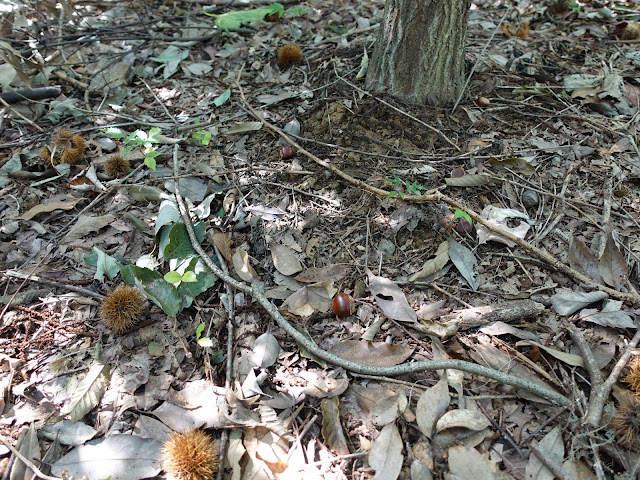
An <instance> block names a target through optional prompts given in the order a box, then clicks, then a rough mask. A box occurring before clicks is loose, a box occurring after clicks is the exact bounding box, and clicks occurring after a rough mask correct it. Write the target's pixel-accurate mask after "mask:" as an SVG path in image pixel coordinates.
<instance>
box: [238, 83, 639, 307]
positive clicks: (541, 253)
mask: <svg viewBox="0 0 640 480" xmlns="http://www.w3.org/2000/svg"><path fill="white" fill-rule="evenodd" d="M238 78H240V77H238ZM236 85H237V86H238V89H239V90H240V97H241V98H242V102H243V103H244V104H245V106H246V107H247V109H248V110H249V111H250V112H251V113H252V114H253V116H255V117H256V118H257V119H258V120H260V122H262V124H263V125H264V126H265V127H267V128H268V129H269V130H271V131H272V132H274V133H277V134H278V135H280V136H281V137H282V138H283V139H285V140H286V141H287V142H289V144H290V145H292V146H293V147H294V148H295V149H296V151H298V152H300V153H302V154H303V155H305V156H306V157H307V158H309V159H311V160H313V161H314V162H315V163H317V164H318V165H320V166H321V167H323V168H326V169H327V170H329V171H330V172H332V173H334V174H335V175H337V176H338V177H340V178H342V179H343V180H346V181H347V182H349V183H351V184H353V185H355V186H356V187H358V188H361V189H362V190H365V191H367V192H370V193H374V194H376V195H379V196H381V197H388V196H389V194H391V193H392V192H390V191H388V190H384V189H382V188H377V187H374V186H372V185H369V184H368V183H366V182H363V181H362V180H358V179H357V178H354V177H352V176H351V175H348V174H346V173H344V172H343V171H341V170H340V169H339V168H338V167H336V166H335V165H332V164H330V163H328V162H325V161H324V160H322V159H321V158H319V157H317V156H316V155H314V154H313V153H311V152H309V151H307V150H305V149H304V148H303V147H302V146H301V145H300V144H298V143H296V142H295V141H294V140H293V139H292V138H291V137H290V136H289V135H287V134H286V133H285V132H284V131H282V130H281V129H280V128H278V127H276V126H275V125H273V124H271V123H269V122H268V121H267V120H265V119H264V118H263V117H262V116H260V114H258V112H257V111H256V110H255V109H254V108H253V107H252V106H251V105H249V102H247V99H246V97H245V95H244V90H243V89H242V87H241V86H240V82H239V81H238V82H236ZM439 188H444V187H439ZM439 188H438V189H434V190H433V191H432V193H427V194H426V195H405V196H404V201H406V202H414V203H424V202H434V203H437V202H443V203H446V204H447V205H449V206H450V207H453V208H457V209H459V210H462V211H463V212H466V213H467V214H468V215H469V216H470V217H471V218H472V219H473V220H474V221H476V222H477V223H479V224H480V225H484V226H485V227H486V228H487V229H488V230H490V231H492V232H494V233H497V234H499V235H500V236H502V237H504V238H506V239H507V240H510V241H512V242H513V243H515V244H516V245H518V246H520V247H521V248H522V249H523V250H525V251H526V252H528V253H529V254H531V255H533V256H535V257H537V258H538V259H540V260H542V261H543V262H544V263H546V264H547V265H549V266H550V267H552V268H553V269H554V270H556V271H558V272H561V273H563V274H565V275H566V276H568V277H570V278H572V279H573V280H574V281H575V282H577V283H583V284H585V285H587V286H589V287H591V288H593V289H596V290H600V291H602V292H605V293H606V294H607V295H609V296H610V297H612V298H616V299H618V300H622V301H623V302H627V303H630V304H632V305H640V295H639V294H638V293H636V292H632V293H626V292H620V291H618V290H615V289H613V288H609V287H607V286H605V285H601V284H599V283H597V282H594V281H593V280H592V279H591V278H589V277H587V276H586V275H584V274H582V273H580V272H578V271H577V270H574V269H573V268H571V267H570V266H569V265H567V264H565V263H563V262H561V261H560V260H558V259H557V258H556V257H554V256H553V255H551V254H550V253H548V252H547V251H546V250H542V249H541V248H538V247H534V246H533V245H531V244H530V243H529V242H527V241H525V240H523V239H521V238H520V237H517V236H515V235H513V234H512V233H511V232H508V231H506V230H502V229H500V228H498V227H496V226H495V225H493V224H491V223H489V222H488V221H487V220H486V219H485V218H483V217H481V216H480V215H479V214H478V213H476V212H475V211H473V210H472V209H470V208H469V207H466V206H465V205H463V204H461V203H460V202H457V201H455V200H454V199H452V198H450V197H448V196H447V195H445V194H444V193H442V192H440V191H439Z"/></svg>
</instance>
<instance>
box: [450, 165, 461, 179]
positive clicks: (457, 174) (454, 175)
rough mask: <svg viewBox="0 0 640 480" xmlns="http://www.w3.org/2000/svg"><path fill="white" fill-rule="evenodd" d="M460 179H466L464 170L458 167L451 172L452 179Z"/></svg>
mask: <svg viewBox="0 0 640 480" xmlns="http://www.w3.org/2000/svg"><path fill="white" fill-rule="evenodd" d="M460 177H464V168H462V167H456V168H454V169H453V170H451V178H460Z"/></svg>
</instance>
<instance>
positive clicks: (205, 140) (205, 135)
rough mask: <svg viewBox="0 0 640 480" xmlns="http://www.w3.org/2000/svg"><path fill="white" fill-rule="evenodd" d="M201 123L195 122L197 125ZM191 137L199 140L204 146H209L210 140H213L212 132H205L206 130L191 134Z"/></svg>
mask: <svg viewBox="0 0 640 480" xmlns="http://www.w3.org/2000/svg"><path fill="white" fill-rule="evenodd" d="M199 123H200V121H199V120H196V121H195V124H196V125H198V124H199ZM191 136H192V137H193V138H195V139H196V140H198V141H199V142H200V143H202V145H205V146H206V145H209V140H211V132H209V131H207V130H205V129H200V130H196V131H195V132H193V133H192V134H191Z"/></svg>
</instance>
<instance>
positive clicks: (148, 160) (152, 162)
mask: <svg viewBox="0 0 640 480" xmlns="http://www.w3.org/2000/svg"><path fill="white" fill-rule="evenodd" d="M144 164H145V165H146V166H147V167H149V168H150V169H151V170H153V171H154V172H155V171H156V159H155V158H154V157H150V156H146V157H144Z"/></svg>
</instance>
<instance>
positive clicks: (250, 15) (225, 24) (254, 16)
mask: <svg viewBox="0 0 640 480" xmlns="http://www.w3.org/2000/svg"><path fill="white" fill-rule="evenodd" d="M278 12H280V14H282V12H284V7H283V6H282V4H279V3H277V4H273V5H268V6H265V7H259V8H254V9H252V10H237V11H233V12H227V13H223V14H222V15H216V14H212V13H207V12H203V13H204V14H205V15H208V16H210V17H215V23H216V25H217V26H218V27H219V28H224V29H228V28H240V27H241V26H242V24H243V23H250V22H255V21H256V20H262V19H263V18H264V17H266V16H267V15H273V14H274V13H278ZM152 60H153V58H152Z"/></svg>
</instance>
